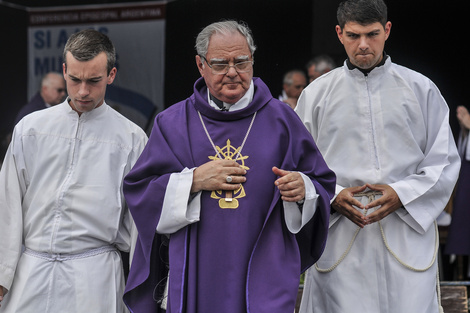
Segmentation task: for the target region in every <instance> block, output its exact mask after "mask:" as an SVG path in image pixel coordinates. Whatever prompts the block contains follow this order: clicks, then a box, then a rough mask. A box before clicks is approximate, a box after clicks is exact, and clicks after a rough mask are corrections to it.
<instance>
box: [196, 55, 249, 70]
mask: <svg viewBox="0 0 470 313" xmlns="http://www.w3.org/2000/svg"><path fill="white" fill-rule="evenodd" d="M200 57H201V58H202V59H204V61H206V63H207V65H209V67H210V68H211V71H212V74H215V75H225V74H227V73H228V71H229V69H230V68H231V67H233V68H235V71H237V73H247V72H249V71H251V69H252V68H253V63H254V61H242V62H237V63H235V64H233V65H230V64H228V63H213V64H210V63H209V62H208V61H207V59H206V58H205V57H203V56H202V55H200Z"/></svg>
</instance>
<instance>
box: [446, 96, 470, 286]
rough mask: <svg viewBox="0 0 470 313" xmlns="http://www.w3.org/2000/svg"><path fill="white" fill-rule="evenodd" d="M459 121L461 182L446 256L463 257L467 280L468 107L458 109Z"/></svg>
mask: <svg viewBox="0 0 470 313" xmlns="http://www.w3.org/2000/svg"><path fill="white" fill-rule="evenodd" d="M457 119H458V121H459V125H460V133H459V138H458V143H457V147H458V150H459V155H460V159H461V168H460V174H459V180H458V182H457V186H456V188H455V194H454V198H453V206H452V221H451V223H450V226H449V233H448V236H447V239H446V247H445V253H446V254H454V255H458V256H462V258H463V259H464V261H465V262H464V264H465V266H464V268H465V269H466V270H467V271H466V273H462V278H463V279H464V280H467V279H468V278H469V277H470V275H469V273H470V266H468V264H469V256H470V227H468V223H469V221H470V193H469V190H470V144H469V140H470V139H469V138H470V136H469V130H470V114H469V112H468V109H467V107H465V106H463V105H460V106H458V107H457Z"/></svg>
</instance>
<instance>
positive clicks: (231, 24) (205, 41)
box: [195, 20, 256, 58]
mask: <svg viewBox="0 0 470 313" xmlns="http://www.w3.org/2000/svg"><path fill="white" fill-rule="evenodd" d="M235 32H239V33H240V34H242V35H243V36H244V37H245V38H246V42H247V43H248V47H249V49H250V53H251V57H252V58H253V56H254V54H255V50H256V46H255V42H254V40H253V35H252V33H251V30H250V28H249V27H248V25H247V24H246V23H244V22H237V21H231V20H230V21H222V22H216V23H212V24H210V25H208V26H206V27H205V28H204V29H203V30H202V31H201V32H200V33H199V34H198V35H197V38H196V45H195V48H196V51H197V54H198V55H199V56H203V57H206V55H207V50H208V48H209V41H210V39H211V37H212V35H214V34H224V35H227V34H234V33H235Z"/></svg>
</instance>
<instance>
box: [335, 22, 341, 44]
mask: <svg viewBox="0 0 470 313" xmlns="http://www.w3.org/2000/svg"><path fill="white" fill-rule="evenodd" d="M335 30H336V35H338V39H339V41H341V43H343V30H342V29H341V27H340V26H339V25H336V27H335Z"/></svg>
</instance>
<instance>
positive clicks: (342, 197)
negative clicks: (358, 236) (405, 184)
mask: <svg viewBox="0 0 470 313" xmlns="http://www.w3.org/2000/svg"><path fill="white" fill-rule="evenodd" d="M366 189H370V190H375V191H379V192H381V193H382V197H380V198H379V199H377V200H374V201H372V202H371V203H369V204H367V205H363V204H362V203H361V202H359V200H357V199H356V198H354V195H355V194H356V193H360V192H363V191H365V190H366ZM354 206H355V207H357V208H360V209H371V208H374V207H379V208H378V209H377V210H376V211H374V212H372V213H371V214H369V215H367V216H365V215H364V214H362V212H360V211H359V210H357V209H356V208H355V207H354ZM331 207H332V208H333V209H334V210H336V212H338V213H340V214H342V215H344V216H345V217H347V218H348V219H349V220H351V222H353V223H354V224H356V225H357V226H359V227H361V228H364V227H365V226H366V225H369V224H372V223H375V222H378V221H380V220H382V219H383V218H385V217H386V216H387V215H389V214H390V213H392V212H395V211H396V210H398V209H399V208H400V207H402V203H401V201H400V198H399V197H398V195H397V193H396V192H395V190H394V189H393V188H392V187H390V186H389V185H372V184H365V185H363V186H357V187H350V188H345V189H343V190H342V191H341V192H340V193H339V194H338V195H337V196H336V198H335V200H334V201H333V203H332V204H331Z"/></svg>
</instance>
